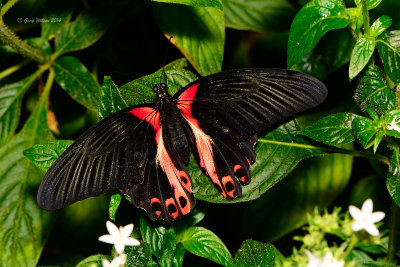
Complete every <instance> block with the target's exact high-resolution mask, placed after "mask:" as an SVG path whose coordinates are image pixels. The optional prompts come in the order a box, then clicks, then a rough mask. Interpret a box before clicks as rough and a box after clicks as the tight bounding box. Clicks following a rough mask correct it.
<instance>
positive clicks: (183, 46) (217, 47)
mask: <svg viewBox="0 0 400 267" xmlns="http://www.w3.org/2000/svg"><path fill="white" fill-rule="evenodd" d="M153 11H154V14H155V17H156V19H157V22H158V25H159V27H160V28H161V30H162V31H163V32H164V34H165V35H166V36H167V37H168V36H173V39H171V42H172V43H173V44H174V45H175V46H176V47H177V48H178V49H179V50H180V51H181V52H182V54H183V55H184V56H185V57H186V58H187V59H188V60H189V62H190V63H191V64H192V65H193V67H194V68H195V69H196V70H197V71H198V72H199V73H200V75H203V76H205V75H208V74H212V73H215V72H219V71H221V67H222V59H223V55H224V44H225V22H224V13H223V12H222V11H221V10H218V9H215V8H211V7H191V6H185V5H175V4H163V3H154V4H153ZM172 17H173V18H174V19H171V18H172Z"/></svg>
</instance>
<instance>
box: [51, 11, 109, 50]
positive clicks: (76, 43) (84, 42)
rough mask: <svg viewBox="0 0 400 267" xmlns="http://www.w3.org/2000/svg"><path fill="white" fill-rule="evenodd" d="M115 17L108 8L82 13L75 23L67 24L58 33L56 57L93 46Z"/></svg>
mask: <svg viewBox="0 0 400 267" xmlns="http://www.w3.org/2000/svg"><path fill="white" fill-rule="evenodd" d="M112 18H113V15H112V14H110V12H109V9H107V8H91V9H88V10H84V11H82V13H80V14H79V15H78V17H77V18H76V20H75V21H73V22H72V23H68V24H65V25H64V26H62V27H61V28H60V29H59V30H58V31H57V33H56V37H55V49H54V54H55V55H54V57H59V56H60V55H62V54H64V53H67V52H71V51H76V50H81V49H84V48H86V47H89V46H91V45H92V44H94V43H95V42H96V41H97V40H99V39H100V37H101V36H102V35H103V34H104V32H105V31H106V30H107V28H108V26H109V25H110V23H111V21H112Z"/></svg>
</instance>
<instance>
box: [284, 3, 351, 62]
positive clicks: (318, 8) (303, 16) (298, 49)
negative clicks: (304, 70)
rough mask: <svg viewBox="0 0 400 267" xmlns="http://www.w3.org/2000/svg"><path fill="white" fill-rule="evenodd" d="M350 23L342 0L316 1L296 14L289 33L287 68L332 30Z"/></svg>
mask: <svg viewBox="0 0 400 267" xmlns="http://www.w3.org/2000/svg"><path fill="white" fill-rule="evenodd" d="M349 22H350V19H349V18H348V16H347V14H346V9H345V6H344V3H343V1H342V0H316V1H311V2H309V3H308V4H306V5H305V6H304V7H303V8H302V9H300V11H299V12H298V13H297V15H296V17H295V18H294V20H293V23H292V26H291V28H290V33H289V41H288V58H287V66H288V68H291V67H292V66H293V65H294V64H296V63H297V62H299V61H300V59H302V58H303V57H304V56H305V55H307V53H308V52H310V51H311V49H313V48H314V46H315V45H316V44H317V42H318V40H319V39H321V37H322V36H323V35H325V33H327V32H328V31H330V30H333V29H341V28H345V27H346V26H347V25H348V24H349Z"/></svg>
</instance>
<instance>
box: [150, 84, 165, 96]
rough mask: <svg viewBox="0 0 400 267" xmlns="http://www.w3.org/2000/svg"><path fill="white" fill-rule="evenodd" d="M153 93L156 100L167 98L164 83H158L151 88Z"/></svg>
mask: <svg viewBox="0 0 400 267" xmlns="http://www.w3.org/2000/svg"><path fill="white" fill-rule="evenodd" d="M153 92H154V93H156V94H157V98H165V97H166V96H168V85H167V84H166V83H158V84H157V85H156V86H154V87H153Z"/></svg>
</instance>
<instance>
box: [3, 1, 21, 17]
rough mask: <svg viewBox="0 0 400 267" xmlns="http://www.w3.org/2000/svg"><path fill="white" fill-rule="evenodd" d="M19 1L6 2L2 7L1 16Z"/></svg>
mask: <svg viewBox="0 0 400 267" xmlns="http://www.w3.org/2000/svg"><path fill="white" fill-rule="evenodd" d="M17 2H18V0H9V1H8V2H7V3H5V4H4V6H2V7H1V10H0V17H3V16H4V14H6V13H7V11H8V10H9V9H10V8H11V7H12V6H13V5H15V4H16V3H17Z"/></svg>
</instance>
